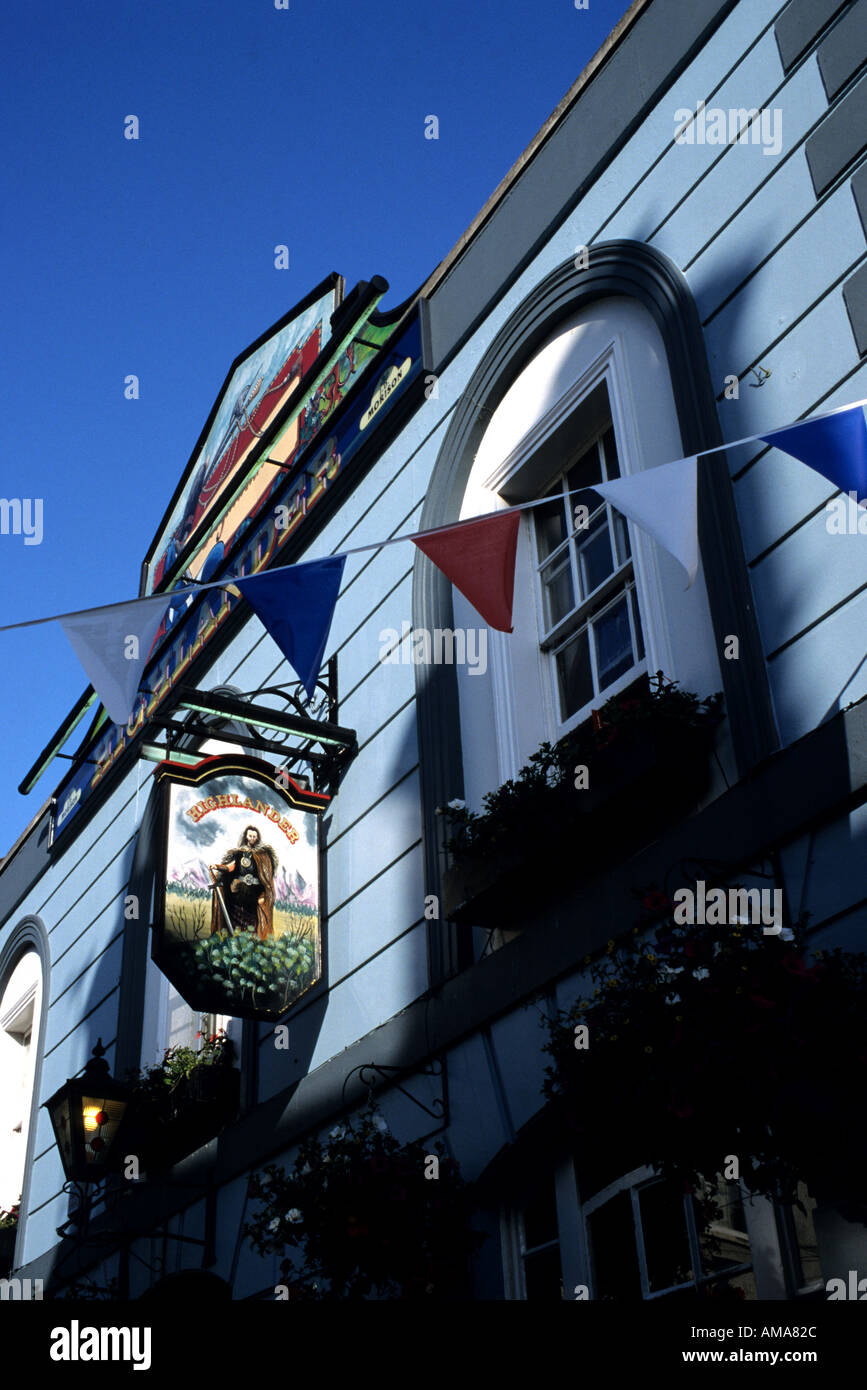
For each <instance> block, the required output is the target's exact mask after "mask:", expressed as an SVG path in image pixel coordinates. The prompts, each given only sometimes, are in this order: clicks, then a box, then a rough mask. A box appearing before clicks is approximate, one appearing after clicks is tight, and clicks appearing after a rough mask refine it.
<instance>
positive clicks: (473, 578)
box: [412, 508, 521, 632]
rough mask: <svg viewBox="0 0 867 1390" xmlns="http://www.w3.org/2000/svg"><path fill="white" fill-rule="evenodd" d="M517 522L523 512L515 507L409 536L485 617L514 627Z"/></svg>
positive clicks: (502, 628) (495, 623)
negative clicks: (480, 518)
mask: <svg viewBox="0 0 867 1390" xmlns="http://www.w3.org/2000/svg"><path fill="white" fill-rule="evenodd" d="M520 524H521V513H520V510H518V509H517V508H516V509H515V510H510V511H507V512H500V513H499V514H498V515H496V516H489V517H483V518H482V520H481V521H461V522H458V524H457V525H456V526H445V527H443V528H442V529H441V530H438V531H430V532H428V533H427V534H425V533H424V532H422V533H421V535H416V536H413V537H412V539H413V540H414V541H415V543H416V545H417V546H418V548H419V550H421V551H423V552H424V554H425V555H427V557H428V559H430V560H433V562H434V564H435V565H436V567H437V569H440V570H442V572H443V574H444V575H445V576H446V578H447V579H450V580H451V581H452V583H453V584H454V586H455V588H456V589H460V591H461V593H462V594H463V596H464V598H465V599H468V600H469V602H470V603H471V604H472V605H473V607H474V608H475V610H476V612H477V613H480V614H481V616H482V617H483V618H484V620H485V622H486V623H488V624H489V625H490V626H491V627H495V628H497V629H498V630H499V631H500V632H511V631H512V597H513V594H514V590H515V552H516V550H517V546H518V527H519V526H520Z"/></svg>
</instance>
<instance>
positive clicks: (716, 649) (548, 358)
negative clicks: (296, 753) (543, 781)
mask: <svg viewBox="0 0 867 1390" xmlns="http://www.w3.org/2000/svg"><path fill="white" fill-rule="evenodd" d="M449 370H451V368H449ZM603 384H604V392H603V391H602V390H601V389H600V388H601V387H602V385H603ZM460 389H461V398H460V400H459V402H458V404H457V406H456V408H455V409H454V412H453V414H452V416H451V419H450V421H449V425H448V428H447V430H446V433H445V436H444V439H443V442H442V445H441V447H440V450H439V453H438V456H437V460H436V463H435V465H434V469H433V473H432V476H431V479H430V483H429V486H428V488H427V492H426V495H425V503H424V507H423V511H422V515H421V518H420V528H419V529H420V530H429V529H432V528H434V527H437V526H444V525H448V524H450V523H452V522H454V521H457V520H458V519H459V518H468V517H471V516H475V515H480V514H483V513H484V512H490V511H495V510H497V509H498V508H501V507H504V506H506V505H510V504H513V503H515V502H518V501H522V500H528V499H531V498H532V499H535V498H537V497H545V495H546V493H547V492H548V491H549V490H551V489H555V490H556V488H557V485H558V482H559V485H560V487H561V489H562V491H563V493H564V494H565V487H564V479H565V480H568V477H569V473H570V470H572V469H575V468H577V469H578V470H579V472H580V470H581V467H582V464H583V465H584V466H585V467H586V468H587V469H588V470H589V468H590V466H591V464H592V468H593V469H594V470H596V469H597V468H598V470H599V476H600V477H601V474H602V473H603V472H604V473H606V474H607V473H608V471H609V467H610V464H611V455H612V451H611V450H610V449H609V450H607V451H606V449H605V444H604V442H603V444H602V449H601V454H602V457H597V459H596V460H595V461H594V460H593V459H592V458H590V457H589V456H590V455H591V454H592V450H593V447H594V445H596V444H598V440H599V439H600V438H602V439H603V441H604V439H605V437H606V434H607V430H608V428H609V427H610V428H612V429H613V442H614V452H616V458H617V466H618V467H619V469H620V471H621V474H629V473H633V472H636V471H643V470H645V469H648V468H653V467H654V466H655V465H657V464H661V463H665V462H669V461H671V460H673V459H676V458H680V457H684V456H689V455H692V454H695V453H699V452H700V451H702V450H707V449H711V448H716V447H717V446H718V445H719V444H720V442H721V435H720V428H719V421H718V418H717V412H716V404H715V399H714V387H713V383H712V381H711V377H710V373H709V371H708V366H707V358H706V351H705V344H704V339H703V335H702V328H701V323H700V320H699V316H698V312H697V309H696V306H695V303H694V301H693V298H692V295H691V292H690V289H689V286H688V284H687V282H686V280H685V278H684V276H683V274H682V273H681V271H680V270H679V269H678V268H677V266H675V265H674V263H673V262H672V261H670V260H669V259H668V258H667V257H665V256H664V255H662V254H661V253H660V252H658V251H656V250H655V249H654V248H653V247H650V246H646V245H643V244H642V243H640V242H635V241H611V242H604V243H599V244H598V245H594V247H593V248H592V250H591V253H590V263H589V266H587V267H584V266H581V267H580V268H579V267H576V266H575V264H574V262H573V261H571V260H570V261H565V262H563V264H562V265H560V266H558V267H557V268H556V269H555V270H553V271H551V272H550V273H549V274H548V275H547V276H546V277H545V278H544V279H543V280H541V281H540V282H539V284H538V285H536V286H535V288H533V289H532V290H531V291H530V292H529V294H527V296H526V297H525V298H524V299H523V300H522V301H521V303H520V304H519V305H518V306H517V307H516V308H515V309H514V311H513V312H512V313H511V314H510V315H509V317H508V318H507V319H506V320H505V322H502V323H501V324H500V326H499V329H498V331H497V332H496V333H495V334H494V335H493V336H492V337H491V340H490V342H489V344H488V346H487V348H486V349H484V350H483V351H482V354H481V358H480V360H479V361H478V365H477V366H476V367H475V369H474V370H473V372H472V374H471V375H470V377H469V379H468V380H467V381H466V382H465V383H464V382H461V383H460ZM606 396H607V409H608V410H609V411H610V417H611V418H610V421H609V424H608V425H606V424H605V421H604V419H603V418H601V417H602V416H603V415H604V409H605V408H606ZM597 408H598V409H597ZM594 412H596V413H597V415H598V416H599V417H600V418H599V419H598V420H597V421H595V422H594V419H593V415H594ZM597 424H598V432H596V426H597ZM583 481H584V483H585V484H586V483H587V482H588V481H589V482H591V483H592V479H588V478H584V479H583ZM554 496H556V491H555V494H554ZM553 500H554V497H552V501H553ZM698 512H699V518H698V530H699V541H700V554H701V568H700V571H699V576H698V578H697V580H696V583H695V584H694V585H693V587H692V589H690V590H688V591H686V592H684V578H683V572H682V570H680V567H679V566H678V565H677V562H676V561H674V560H673V559H671V557H670V556H668V555H667V554H666V553H665V552H664V551H661V550H660V549H659V547H658V546H656V544H655V542H653V541H651V540H650V539H649V537H647V536H646V534H644V533H642V532H641V531H640V530H639V528H637V527H635V526H633V525H632V524H631V523H630V524H629V525H628V526H626V527H625V528H623V527H621V529H620V534H619V536H618V529H617V528H618V523H617V522H616V521H613V522H612V520H611V513H610V510H609V509H608V508H607V507H606V508H604V509H602V510H600V511H598V513H597V515H596V526H597V533H596V534H595V536H594V537H593V538H592V539H595V540H596V542H597V544H596V550H595V552H594V553H593V554H586V555H584V556H582V555H581V554H580V553H579V551H578V545H579V542H578V539H577V536H576V534H575V532H574V530H573V529H572V528H571V524H570V519H569V517H568V515H567V514H566V513H565V502H564V514H563V523H562V530H559V534H558V531H556V530H555V531H554V532H553V533H552V535H553V540H554V542H555V543H554V546H553V548H552V549H551V550H550V552H547V551H546V544H547V541H548V540H550V539H551V538H552V537H551V536H549V537H548V538H547V539H546V537H545V536H544V535H540V533H539V525H540V523H538V522H536V521H532V522H531V521H530V519H529V517H528V516H527V515H526V514H525V515H524V517H523V519H522V523H521V533H520V537H519V547H518V567H517V571H516V594H515V610H514V632H513V633H512V634H511V635H509V636H506V635H505V634H499V633H493V632H492V633H489V634H488V641H487V646H488V651H489V661H488V663H487V667H488V669H487V671H486V673H485V674H484V675H483V674H482V671H481V664H480V663H478V664H477V667H476V673H475V675H473V674H472V673H471V672H470V671H469V669H467V670H461V669H459V668H456V667H454V666H446V665H442V666H439V667H434V666H432V665H431V666H425V665H424V664H422V663H419V664H418V665H417V666H416V669H415V679H416V696H417V700H416V710H417V717H418V733H419V754H420V762H421V767H422V777H421V787H422V791H421V795H422V807H423V816H424V821H423V824H424V859H425V892H426V894H429V895H430V894H433V895H434V896H437V895H439V894H440V893H441V890H442V874H443V870H444V868H445V866H446V863H447V855H446V852H445V849H444V845H443V836H442V821H441V818H439V817H437V814H436V813H437V808H439V807H441V806H443V805H444V804H446V803H447V802H449V801H451V800H452V799H453V798H455V797H463V798H464V800H466V801H467V802H468V803H469V804H470V806H472V807H478V803H479V800H480V798H481V797H482V796H483V795H484V793H485V792H486V791H489V790H492V789H493V788H494V787H496V786H498V785H501V784H502V783H503V782H504V781H505V780H507V779H508V778H510V777H512V776H513V775H514V773H515V772H516V771H517V770H518V769H519V768H520V767H521V766H522V765H523V764H524V763H525V762H526V760H527V758H528V757H529V756H530V754H531V753H532V752H533V751H535V749H536V748H537V747H538V746H539V744H540V743H541V742H542V741H543V740H545V739H549V740H553V739H554V738H556V737H557V736H558V735H559V734H560V733H562V732H563V731H564V726H565V727H566V728H568V727H569V725H570V721H571V722H573V723H577V722H579V721H580V720H581V719H582V712H585V711H587V710H588V709H592V708H594V707H598V705H599V704H601V703H603V701H604V698H605V697H606V696H607V695H608V694H611V693H616V688H617V684H618V682H625V683H628V682H629V680H630V679H631V678H632V676H633V674H634V673H636V672H639V671H640V668H641V665H642V662H645V663H646V668H647V670H649V671H651V672H652V671H656V670H659V669H662V670H663V671H664V672H665V674H666V675H667V676H671V677H674V678H675V679H677V680H678V681H680V682H681V684H682V685H683V687H685V688H686V689H692V690H695V691H697V692H699V693H700V694H702V695H706V694H709V693H711V691H714V690H718V689H720V688H721V687H722V689H723V691H724V694H725V704H726V711H727V715H728V719H727V721H726V724H725V726H724V730H723V733H722V735H721V737H722V738H725V739H729V738H730V739H731V745H732V752H733V755H734V762H735V765H736V773H737V774H743V773H745V772H746V771H747V770H748V769H749V768H751V767H752V766H753V765H754V764H755V763H756V762H757V761H758V760H760V759H761V758H763V757H766V756H767V754H768V753H769V752H770V751H771V750H772V749H773V748H775V747H776V746H777V743H778V738H777V733H776V727H775V723H774V717H773V711H772V708H771V700H770V691H769V686H768V679H767V671H766V669H765V664H764V657H763V654H762V649H761V641H760V637H759V633H758V627H757V624H756V621H755V615H754V612H753V604H752V599H751V594H750V585H749V578H748V574H747V569H746V563H745V561H744V556H743V546H742V542H741V537H740V531H739V526H738V520H737V515H736V512H735V506H734V499H733V496H732V490H731V482H730V478H729V474H728V465H727V464H726V461H725V459H724V458H723V456H722V455H721V454H713V455H711V456H709V457H706V458H704V459H703V460H702V463H701V466H700V468H699V480H698ZM557 526H558V528H559V527H560V523H559V522H557ZM606 528H607V533H608V539H607V543H606V540H605V536H604V532H605V530H606ZM624 531H625V536H626V537H628V540H629V548H628V553H627V549H626V545H625V542H624ZM585 539H587V540H590V539H591V537H586V538H585ZM607 546H608V547H610V559H609V555H608V551H607V548H606V547H607ZM540 549H541V552H542V553H540ZM582 562H583V565H584V569H583V571H582V568H581V566H582ZM594 580H595V581H596V582H595V583H593V582H592V581H594ZM630 585H633V586H634V587H632V588H630ZM609 586H610V587H609ZM546 603H547V604H548V609H547V616H546V607H545V605H546ZM412 621H413V627H414V628H415V629H424V630H426V631H428V632H435V631H436V630H437V629H440V630H441V631H442V630H447V629H449V628H455V627H461V626H466V627H477V628H478V627H479V619H478V617H477V615H476V614H475V613H473V612H472V611H471V610H469V608H468V606H467V605H465V604H464V602H463V600H462V599H461V598H460V597H459V596H458V597H454V594H453V590H452V586H451V585H450V584H449V583H448V582H447V581H446V579H445V578H444V576H443V575H441V574H440V573H439V572H438V571H437V569H436V567H435V566H434V565H433V564H432V563H431V562H430V561H429V560H428V559H427V558H426V557H425V556H424V555H422V554H421V553H419V554H418V555H417V556H416V557H415V565H414V575H413V615H412ZM734 632H737V633H738V634H739V636H740V638H741V642H740V659H739V660H738V661H722V662H721V661H720V660H719V656H718V654H719V653H721V652H722V648H723V639H724V637H725V634H727V633H734ZM642 646H643V655H642ZM721 667H722V669H720V668H721ZM591 692H592V693H591ZM479 739H480V740H481V742H479V741H478V740H479ZM468 749H471V750H472V752H471V755H467V750H468ZM718 753H719V754H720V756H721V757H724V751H723V749H722V748H719V749H718ZM471 955H472V952H471V951H470V950H469V948H468V943H467V940H466V938H465V937H462V936H461V935H460V933H459V929H458V928H457V927H454V926H453V927H450V928H447V929H446V930H443V929H442V928H441V927H440V926H438V928H437V931H436V933H433V932H432V933H431V937H430V956H431V969H432V975H433V978H434V979H441V978H444V977H447V976H448V975H450V974H451V973H453V972H454V971H455V970H458V969H461V968H462V967H463V966H465V965H467V964H468V963H469V960H470V957H471Z"/></svg>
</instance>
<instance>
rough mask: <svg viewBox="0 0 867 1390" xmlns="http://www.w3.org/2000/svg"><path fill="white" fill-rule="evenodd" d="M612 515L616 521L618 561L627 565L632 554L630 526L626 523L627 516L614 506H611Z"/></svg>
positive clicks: (615, 539) (615, 532)
mask: <svg viewBox="0 0 867 1390" xmlns="http://www.w3.org/2000/svg"><path fill="white" fill-rule="evenodd" d="M611 517H612V520H613V522H614V543H615V545H616V546H617V563H618V565H625V564H626V561H627V560H628V559H629V557H630V555H631V554H632V550H631V548H630V545H629V528H628V526H627V525H626V517H625V516H623V515H621V513H620V512H618V511H616V510H615V508H614V507H612V508H611Z"/></svg>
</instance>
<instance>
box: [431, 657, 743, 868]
mask: <svg viewBox="0 0 867 1390" xmlns="http://www.w3.org/2000/svg"><path fill="white" fill-rule="evenodd" d="M721 718H722V696H721V695H719V694H717V695H711V696H709V697H708V698H707V699H705V700H700V699H699V697H698V696H697V695H694V694H692V693H691V692H690V691H688V690H678V688H677V682H676V681H667V680H666V679H665V677H664V676H663V674H662V672H661V671H658V672H657V673H656V675H655V676H653V677H651V678H650V679H649V680H648V681H647V682H646V683H642V684H640V685H639V686H637V687H632V688H631V689H630V690H629V691H628V692H626V693H625V694H623V695H615V696H613V697H612V698H611V699H610V700H607V701H606V702H605V704H604V705H603V706H602V708H601V709H600V710H599V711H598V718H597V719H596V720H595V721H594V722H593V724H592V725H591V724H581V725H579V726H578V727H577V728H576V729H573V730H571V731H570V732H569V733H568V734H566V735H565V737H564V738H562V739H560V740H559V742H557V743H553V744H552V743H548V742H546V743H543V744H542V745H541V746H540V747H539V748H538V750H537V751H536V752H535V753H533V754H532V755H531V757H530V760H529V762H528V763H527V764H526V765H525V766H524V767H522V768H521V770H520V772H519V773H518V774H517V776H516V777H515V778H514V779H510V780H509V781H508V782H504V783H503V785H502V786H501V787H498V788H497V789H496V790H495V791H492V792H488V793H487V795H486V796H484V797H483V798H482V804H483V806H484V808H485V809H484V810H483V811H482V812H479V813H478V814H477V813H476V812H474V811H470V810H469V809H468V808H467V807H466V806H465V805H464V803H463V802H462V801H453V802H450V803H449V805H447V806H443V807H440V808H438V814H439V815H443V816H445V817H446V819H447V820H448V822H449V824H450V828H451V829H452V831H453V832H454V833H453V834H452V836H451V838H450V839H449V840H447V841H446V849H447V850H448V851H449V852H450V853H451V854H454V855H459V856H461V857H470V858H481V857H484V856H487V855H490V854H491V853H492V852H495V851H496V850H497V849H499V848H503V847H506V848H508V847H509V846H510V845H512V844H514V843H515V839H516V837H520V839H521V840H524V841H526V840H527V838H528V837H529V836H533V835H536V836H537V837H538V838H539V840H540V841H544V839H545V837H546V835H547V834H548V833H549V832H548V827H549V826H550V825H554V824H560V825H562V824H563V823H564V822H567V821H568V819H569V817H570V814H571V813H572V810H573V808H574V795H573V788H574V781H573V778H574V769H575V767H576V766H577V765H579V764H586V765H591V764H592V760H593V758H594V757H595V756H597V755H598V754H599V753H600V752H601V750H602V749H604V748H608V747H611V746H612V745H616V744H617V743H618V742H625V741H626V740H627V739H629V738H634V737H635V736H636V735H637V734H640V733H641V732H642V731H643V730H646V729H648V728H650V727H651V726H652V727H653V728H655V729H664V728H675V727H677V728H693V729H701V728H707V729H712V728H713V727H714V726H715V725H716V724H718V723H719V722H720V720H721Z"/></svg>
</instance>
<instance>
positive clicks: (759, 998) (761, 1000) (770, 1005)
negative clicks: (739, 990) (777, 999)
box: [750, 994, 777, 1009]
mask: <svg viewBox="0 0 867 1390" xmlns="http://www.w3.org/2000/svg"><path fill="white" fill-rule="evenodd" d="M750 999H751V1000H752V1001H753V1003H754V1004H757V1005H758V1006H759V1008H760V1009H775V1008H776V1007H777V1006H776V1004H775V1003H774V1001H773V999H766V998H765V996H764V995H763V994H751V995H750Z"/></svg>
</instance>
